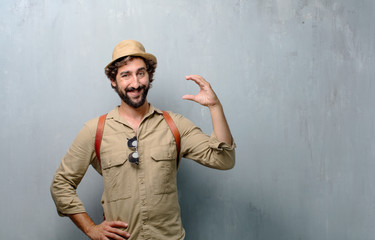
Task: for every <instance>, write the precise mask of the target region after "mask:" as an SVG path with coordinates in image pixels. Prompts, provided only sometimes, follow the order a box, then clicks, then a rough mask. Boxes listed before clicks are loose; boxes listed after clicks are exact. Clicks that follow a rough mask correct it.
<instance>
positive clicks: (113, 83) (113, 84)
mask: <svg viewBox="0 0 375 240" xmlns="http://www.w3.org/2000/svg"><path fill="white" fill-rule="evenodd" d="M111 85H112V87H114V88H115V87H116V86H117V83H116V81H114V80H113V79H111Z"/></svg>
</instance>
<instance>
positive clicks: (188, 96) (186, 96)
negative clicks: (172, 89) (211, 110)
mask: <svg viewBox="0 0 375 240" xmlns="http://www.w3.org/2000/svg"><path fill="white" fill-rule="evenodd" d="M182 99H184V100H191V101H195V96H194V95H189V94H187V95H184V96H183V97H182Z"/></svg>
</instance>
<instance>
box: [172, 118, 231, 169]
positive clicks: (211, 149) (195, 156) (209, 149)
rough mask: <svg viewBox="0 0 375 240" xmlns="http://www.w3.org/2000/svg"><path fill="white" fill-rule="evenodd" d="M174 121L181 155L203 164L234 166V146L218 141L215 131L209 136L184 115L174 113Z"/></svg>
mask: <svg viewBox="0 0 375 240" xmlns="http://www.w3.org/2000/svg"><path fill="white" fill-rule="evenodd" d="M174 117H175V121H176V125H177V127H178V130H179V132H180V135H181V156H182V157H184V158H189V159H192V160H194V161H196V162H198V163H200V164H202V165H204V166H207V167H211V168H215V169H221V170H227V169H231V168H233V167H234V164H235V148H236V145H235V143H234V141H232V142H233V144H232V145H231V146H229V145H228V144H226V143H224V142H220V141H219V140H218V139H217V137H216V136H215V133H214V132H212V134H211V135H210V136H209V135H207V134H205V133H203V132H202V130H201V129H200V128H199V127H197V126H196V125H194V124H193V123H192V122H191V121H190V120H188V119H186V118H185V117H183V116H181V115H179V114H175V115H174Z"/></svg>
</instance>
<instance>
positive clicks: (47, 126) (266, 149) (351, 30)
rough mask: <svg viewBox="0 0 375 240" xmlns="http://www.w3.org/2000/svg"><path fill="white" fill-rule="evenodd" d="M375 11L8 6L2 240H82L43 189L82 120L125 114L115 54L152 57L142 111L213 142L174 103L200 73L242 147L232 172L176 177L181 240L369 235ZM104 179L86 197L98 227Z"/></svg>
mask: <svg viewBox="0 0 375 240" xmlns="http://www.w3.org/2000/svg"><path fill="white" fill-rule="evenodd" d="M374 11H375V2H374V1H371V0H356V1H355V0H340V1H339V0H283V1H281V0H253V1H250V0H248V1H246V0H235V1H233V0H231V1H230V0H220V1H214V0H209V1H206V0H204V1H197V0H190V1H172V0H161V1H151V0H140V1H120V0H110V1H88V0H75V1H72V0H66V1H62V0H56V1H43V0H15V1H6V0H3V1H2V2H1V3H0V48H1V56H0V70H1V71H0V80H1V87H0V109H1V111H0V119H1V120H0V121H1V124H0V129H1V134H0V141H1V142H0V143H1V144H0V153H1V165H2V166H1V167H0V182H1V183H2V184H1V186H0V196H1V200H0V203H1V204H0V212H1V215H2V217H1V218H0V239H14V238H16V239H82V233H80V231H79V230H78V229H76V228H75V226H74V225H73V224H72V223H71V222H70V220H69V219H66V218H59V217H58V216H57V214H56V212H55V207H54V204H53V202H52V199H51V197H50V194H49V185H50V182H51V179H52V175H53V174H54V172H55V170H56V168H57V167H58V164H59V162H60V159H61V157H62V156H63V155H64V153H65V152H66V150H67V149H68V147H69V145H70V143H71V142H72V140H73V139H74V137H75V135H76V134H77V133H78V131H79V129H80V128H81V127H82V126H83V123H84V122H85V121H87V120H89V119H91V118H93V117H96V116H98V115H100V114H102V113H105V112H107V111H109V110H110V109H112V108H113V107H114V105H116V104H118V103H119V100H118V97H117V96H116V94H114V92H113V90H112V89H111V88H110V86H109V82H108V80H107V79H106V77H105V75H104V73H103V68H104V66H105V65H106V64H107V62H109V60H110V58H111V52H112V50H113V47H114V46H115V44H116V43H117V42H119V41H120V40H123V39H137V40H139V41H141V42H142V43H143V44H144V45H145V47H146V49H147V50H148V51H150V52H152V53H153V54H155V55H156V56H157V57H158V60H159V66H158V69H157V74H156V80H155V82H154V85H153V88H152V89H151V91H150V98H149V100H150V101H151V102H152V103H153V104H154V105H156V106H158V107H160V108H162V109H170V110H173V111H175V112H179V113H182V114H184V115H185V116H187V117H188V118H190V119H192V120H193V121H194V122H195V123H197V124H198V125H199V126H201V127H202V129H204V130H205V131H206V132H208V133H210V132H211V126H210V125H211V123H210V117H209V112H208V111H207V110H206V109H204V108H202V107H200V106H199V105H197V104H195V103H191V102H184V101H182V100H181V96H183V95H184V94H186V93H194V92H196V91H197V88H196V87H195V86H194V85H193V84H191V83H189V82H186V81H185V80H184V78H183V77H184V76H185V75H187V74H190V73H196V74H201V75H203V76H204V77H205V78H206V79H207V80H208V81H210V82H211V83H212V85H213V87H214V89H215V91H216V92H217V94H218V95H219V97H220V99H221V101H222V103H223V105H224V108H225V112H226V115H227V118H228V121H229V123H230V126H231V129H232V133H233V135H234V138H235V140H236V143H237V165H236V167H235V168H234V169H233V170H231V171H226V172H220V171H216V170H211V169H207V168H204V167H201V166H200V165H198V164H195V163H193V162H191V161H189V160H184V161H183V162H182V165H181V168H180V172H179V179H178V180H179V187H180V192H179V194H180V202H181V206H182V214H183V222H184V225H185V228H186V230H187V239H251V240H271V239H272V240H273V239H278V240H300V239H302V240H316V239H320V240H330V239H341V240H345V239H362V240H367V239H368V240H370V239H374V238H375V228H374V227H373V224H374V222H375V185H374V182H375V175H374V174H373V172H374V169H375V161H374V158H375V140H374V136H375V125H374V122H375V111H374V107H373V103H374V101H375V94H374V93H375V83H374V79H373V76H374V74H375V70H374V65H375V56H374V53H375V51H374V46H375V44H374V39H375V24H374V22H375V17H374V14H373V13H374ZM101 190H102V184H101V178H100V177H99V176H98V175H97V174H96V173H95V172H94V171H93V170H92V169H91V170H90V171H89V172H88V174H87V176H86V177H85V179H84V180H83V182H82V183H81V185H80V188H79V194H80V197H81V199H82V200H83V201H84V203H85V205H86V208H87V210H88V212H89V214H90V215H91V216H92V217H93V218H94V219H95V221H99V220H100V219H101V208H100V206H99V199H100V196H101Z"/></svg>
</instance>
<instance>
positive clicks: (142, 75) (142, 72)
mask: <svg viewBox="0 0 375 240" xmlns="http://www.w3.org/2000/svg"><path fill="white" fill-rule="evenodd" d="M145 75H146V71H145V70H142V71H139V72H138V76H139V77H144V76H145Z"/></svg>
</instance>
